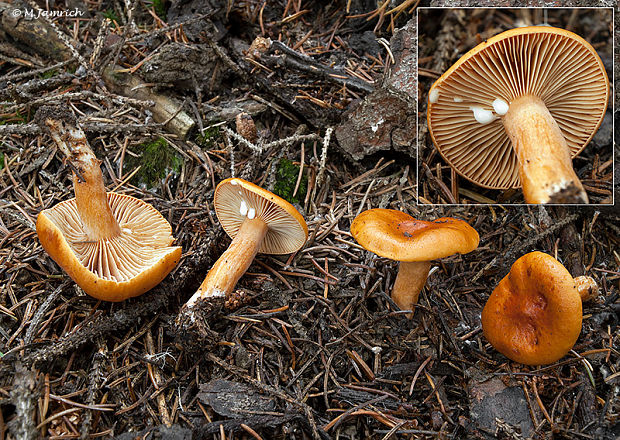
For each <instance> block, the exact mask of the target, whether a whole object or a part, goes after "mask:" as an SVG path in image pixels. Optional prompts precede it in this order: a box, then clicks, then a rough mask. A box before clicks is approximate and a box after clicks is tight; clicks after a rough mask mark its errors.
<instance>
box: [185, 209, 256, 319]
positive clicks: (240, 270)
mask: <svg viewBox="0 0 620 440" xmlns="http://www.w3.org/2000/svg"><path fill="white" fill-rule="evenodd" d="M267 230H268V227H267V224H266V223H265V222H264V221H262V220H261V219H259V218H253V219H250V218H246V219H245V220H244V221H243V223H242V224H241V227H240V228H239V232H238V233H237V236H236V237H235V238H234V239H233V241H232V243H230V246H229V247H228V249H226V251H225V252H224V253H223V254H222V256H221V257H220V258H219V259H218V260H217V261H216V262H215V264H214V265H213V267H212V268H211V270H210V271H209V273H208V274H207V276H206V278H205V279H204V281H203V282H202V284H201V285H200V287H199V288H198V290H197V291H196V293H195V294H194V295H193V296H192V297H191V298H190V299H189V301H188V302H187V303H186V304H185V307H184V308H185V309H188V308H192V307H194V305H195V304H197V303H198V302H199V301H200V300H201V299H203V300H204V299H208V298H212V297H225V298H227V297H228V296H229V295H230V294H231V293H232V291H233V289H234V288H235V285H236V284H237V281H238V280H239V278H241V276H242V275H243V274H244V273H245V271H246V270H248V268H249V267H250V265H251V264H252V261H253V260H254V257H255V256H256V254H257V253H258V249H259V248H260V245H261V243H262V241H263V238H264V237H265V234H267Z"/></svg>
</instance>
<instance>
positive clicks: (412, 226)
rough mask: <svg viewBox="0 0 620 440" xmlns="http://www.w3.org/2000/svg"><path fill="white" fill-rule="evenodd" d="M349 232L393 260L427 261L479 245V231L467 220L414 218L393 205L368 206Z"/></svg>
mask: <svg viewBox="0 0 620 440" xmlns="http://www.w3.org/2000/svg"><path fill="white" fill-rule="evenodd" d="M351 234H352V235H353V237H355V239H356V240H357V242H358V243H359V244H361V245H362V246H363V247H364V248H366V249H367V250H369V251H370V252H374V253H375V254H377V255H379V256H381V257H385V258H390V259H392V260H396V261H430V260H434V259H437V258H444V257H448V256H450V255H454V254H466V253H468V252H471V251H473V250H474V249H476V248H477V247H478V243H479V241H480V238H479V236H478V232H476V230H475V229H474V228H472V227H471V226H469V224H467V222H464V221H463V220H458V219H455V218H450V217H444V218H439V219H437V220H433V221H430V222H428V221H423V220H416V219H414V218H413V217H411V216H410V215H409V214H406V213H404V212H401V211H396V210H393V209H369V210H368V211H364V212H362V213H360V215H358V216H357V217H356V218H355V220H353V223H351Z"/></svg>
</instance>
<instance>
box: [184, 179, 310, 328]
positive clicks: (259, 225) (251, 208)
mask: <svg viewBox="0 0 620 440" xmlns="http://www.w3.org/2000/svg"><path fill="white" fill-rule="evenodd" d="M213 206H214V207H215V213H216V214H217V218H218V220H219V221H220V223H221V224H222V227H223V228H224V231H225V232H226V234H228V236H230V237H231V238H232V239H233V240H232V242H231V244H230V246H229V247H228V249H227V250H226V251H225V252H224V253H223V254H222V255H221V257H220V258H219V259H218V260H217V261H216V262H215V264H214V265H213V267H212V268H211V270H209V273H207V276H206V278H205V279H204V281H203V282H202V284H201V285H200V288H199V289H198V290H197V291H196V293H195V294H194V295H193V296H192V297H191V298H190V299H189V301H188V302H187V303H186V304H185V306H184V307H183V310H181V314H180V317H179V322H182V323H183V322H186V321H187V320H189V321H190V322H193V320H194V319H193V314H194V309H195V308H196V307H197V306H199V305H200V303H203V305H206V304H204V303H208V302H209V301H211V299H213V298H218V297H219V298H228V297H229V296H230V294H231V293H232V291H233V289H234V288H235V285H236V284H237V281H238V280H239V278H241V276H242V275H243V274H244V273H245V272H246V270H247V269H248V267H250V264H252V261H253V260H254V257H255V256H256V254H257V253H263V254H290V253H293V252H296V251H298V250H299V249H300V248H301V247H302V246H303V245H304V244H305V242H306V238H307V237H308V226H307V225H306V222H305V220H304V218H303V217H302V216H301V214H300V213H299V212H298V211H297V210H296V209H295V208H294V207H293V205H291V204H290V203H289V202H287V201H286V200H284V199H282V198H280V197H278V196H276V195H275V194H273V193H271V192H269V191H267V190H264V189H262V188H261V187H259V186H257V185H254V184H253V183H251V182H248V181H245V180H243V179H237V178H232V179H226V180H223V181H222V182H220V184H219V185H218V186H217V188H216V189H215V195H214V200H213Z"/></svg>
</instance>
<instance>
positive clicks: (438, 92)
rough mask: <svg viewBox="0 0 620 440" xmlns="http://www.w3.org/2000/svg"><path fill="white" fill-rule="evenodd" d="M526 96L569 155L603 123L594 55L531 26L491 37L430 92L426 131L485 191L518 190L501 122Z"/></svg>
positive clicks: (565, 37) (604, 88)
mask: <svg viewBox="0 0 620 440" xmlns="http://www.w3.org/2000/svg"><path fill="white" fill-rule="evenodd" d="M525 95H533V96H537V97H539V98H540V99H542V101H543V102H544V104H545V106H546V107H547V109H548V110H549V112H550V113H551V115H552V116H553V118H554V120H555V121H556V123H557V124H558V126H559V127H560V130H561V131H562V135H563V136H564V138H565V140H566V142H567V144H568V146H569V148H570V152H571V156H572V157H574V156H575V155H577V154H578V153H579V152H580V151H581V150H583V148H584V147H585V146H586V145H587V144H588V142H589V141H590V139H591V138H592V136H593V135H594V133H595V132H596V130H597V129H598V127H599V126H600V124H601V122H602V120H603V117H604V115H605V111H606V109H607V101H608V95H609V82H608V79H607V74H606V72H605V68H604V66H603V63H602V62H601V60H600V58H599V56H598V55H597V54H596V51H595V50H594V49H593V48H592V46H591V45H590V44H588V43H587V42H586V41H585V40H584V39H583V38H581V37H580V36H578V35H576V34H574V33H572V32H569V31H566V30H563V29H557V28H553V27H546V26H532V27H525V28H518V29H512V30H509V31H506V32H503V33H501V34H499V35H496V36H494V37H492V38H490V39H489V40H487V41H485V42H484V43H482V44H480V45H479V46H477V47H476V48H474V49H472V50H471V51H469V52H468V53H467V54H466V55H464V56H463V57H461V58H460V59H459V60H458V61H457V62H456V63H455V64H454V65H453V66H452V67H451V68H450V69H449V70H448V71H447V72H446V73H444V74H443V75H442V76H441V78H439V79H438V80H437V81H436V82H435V84H433V86H432V87H431V90H430V91H429V103H428V112H427V117H428V128H429V132H430V134H431V137H432V139H433V142H434V143H435V145H436V147H437V149H438V150H439V152H440V153H441V155H442V156H443V157H444V159H445V160H446V161H447V162H448V163H449V164H450V165H451V166H452V167H453V168H454V169H455V170H456V171H457V173H459V174H460V175H461V176H463V177H465V178H467V179H469V180H471V181H473V182H475V183H477V184H478V185H480V186H483V187H486V188H496V189H508V188H518V187H520V186H521V183H520V181H519V172H518V162H517V157H516V155H515V152H514V151H513V148H512V146H511V142H510V139H509V138H508V135H507V134H506V132H505V130H504V127H503V124H502V116H503V115H504V114H505V113H506V110H507V108H508V106H509V105H510V103H511V102H512V101H513V100H514V99H515V98H517V97H520V96H525Z"/></svg>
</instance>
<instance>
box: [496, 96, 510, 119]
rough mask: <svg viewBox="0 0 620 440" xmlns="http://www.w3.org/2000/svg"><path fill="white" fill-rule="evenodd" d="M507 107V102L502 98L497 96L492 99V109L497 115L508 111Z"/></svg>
mask: <svg viewBox="0 0 620 440" xmlns="http://www.w3.org/2000/svg"><path fill="white" fill-rule="evenodd" d="M508 107H509V106H508V103H507V102H506V101H504V100H503V99H502V98H497V99H496V100H495V101H493V109H494V110H495V113H497V114H498V115H501V116H504V115H505V114H506V113H508Z"/></svg>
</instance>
